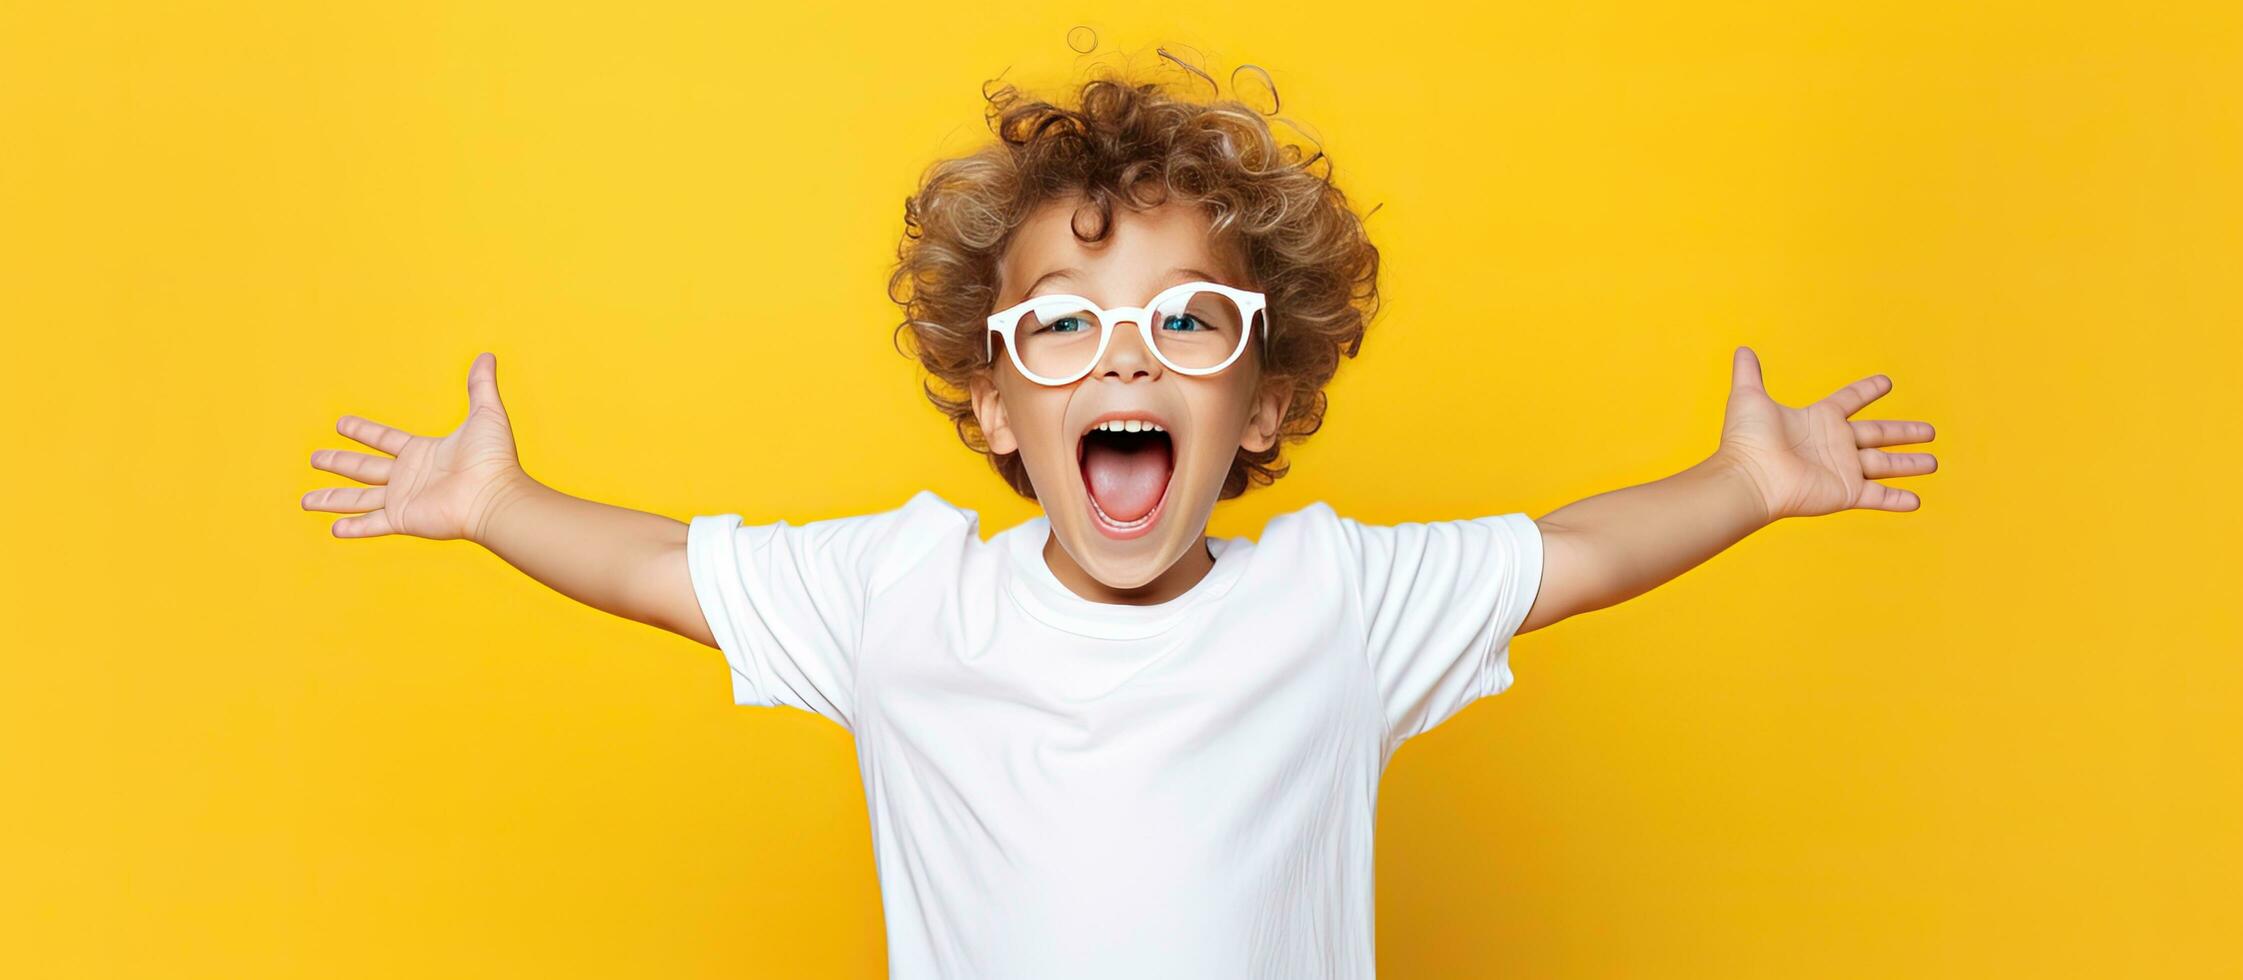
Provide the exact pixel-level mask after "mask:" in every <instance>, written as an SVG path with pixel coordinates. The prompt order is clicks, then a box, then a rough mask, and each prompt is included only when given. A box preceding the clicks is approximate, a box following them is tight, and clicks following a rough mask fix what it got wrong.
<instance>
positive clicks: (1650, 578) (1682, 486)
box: [1519, 347, 1939, 633]
mask: <svg viewBox="0 0 2243 980" xmlns="http://www.w3.org/2000/svg"><path fill="white" fill-rule="evenodd" d="M1891 390H1892V379H1891V378H1888V377H1886V376H1884V375H1882V374H1873V375H1870V376H1869V377H1866V378H1863V379H1861V380H1860V381H1856V382H1854V383H1852V384H1850V385H1847V386H1845V387H1844V388H1840V389H1838V390H1837V391H1835V392H1833V393H1831V395H1830V396H1829V397H1827V398H1824V399H1822V400H1821V401H1818V402H1816V403H1814V404H1812V405H1809V406H1807V407H1805V408H1792V407H1789V406H1786V405H1780V404H1778V403H1776V402H1775V401H1774V400H1773V399H1771V398H1769V397H1768V392H1767V389H1766V388H1764V387H1763V386H1762V384H1761V378H1760V359H1759V358H1758V357H1757V356H1755V355H1754V354H1753V352H1752V349H1751V348H1749V347H1739V348H1737V351H1736V356H1735V360H1734V361H1733V363H1732V370H1731V380H1730V389H1729V405H1728V410H1727V417H1726V419H1725V420H1724V422H1723V424H1722V431H1721V446H1720V448H1719V449H1717V450H1715V451H1714V454H1713V455H1712V456H1709V457H1707V458H1706V459H1704V460H1702V461H1700V462H1698V463H1697V464H1695V465H1693V466H1691V467H1690V468H1689V469H1686V470H1683V471H1682V472H1680V473H1677V474H1675V475H1673V476H1670V477H1667V478H1665V479H1662V480H1658V481H1655V482H1652V483H1645V484H1640V485H1637V486H1632V487H1627V488H1625V489H1620V490H1613V491H1610V492H1607V493H1600V494H1597V495H1596V496H1594V497H1589V498H1586V499H1583V500H1579V501H1576V502H1574V503H1571V504H1567V505H1566V506H1564V507H1560V508H1558V509H1557V510H1554V511H1551V512H1550V513H1549V514H1548V515H1547V516H1544V517H1541V518H1537V519H1536V520H1535V523H1536V524H1537V525H1539V526H1540V527H1541V528H1542V541H1543V549H1542V587H1541V590H1540V592H1539V593H1538V594H1537V595H1536V597H1535V601H1534V608H1533V609H1531V610H1529V611H1528V612H1527V618H1526V621H1525V622H1524V623H1523V624H1521V625H1520V627H1519V632H1521V633H1525V632H1529V631H1532V630H1536V629H1540V628H1542V627H1544V626H1548V625H1550V624H1551V623H1555V622H1557V621H1559V620H1561V619H1564V618H1566V617H1568V616H1573V615H1577V614H1579V613H1585V612H1589V611H1591V610H1596V609H1602V608H1604V607H1606V606H1610V605H1614V604H1616V603H1619V602H1623V601H1625V600H1628V599H1632V598H1634V597H1636V596H1638V595H1641V594H1643V593H1645V592H1648V591H1650V590H1651V589H1652V588H1654V587H1656V586H1658V585H1659V584H1661V583H1663V582H1666V581H1667V580H1669V579H1672V578H1674V577H1675V576H1677V575H1680V574H1682V573H1683V572H1686V571H1689V570H1690V569H1692V568H1695V567H1697V566H1698V565H1699V564H1700V563H1701V562H1704V561H1705V560H1706V559H1708V558H1711V557H1713V556H1714V555H1717V554H1720V553H1721V552H1722V551H1723V550H1724V549H1726V548H1728V547H1729V546H1730V545H1733V544H1736V543H1737V542H1738V541H1741V540H1743V539H1744V538H1745V536H1746V535H1749V534H1751V533H1752V532H1754V531H1757V530H1759V529H1761V528H1763V527H1766V526H1768V525H1769V524H1773V523H1775V522H1776V521H1778V520H1781V519H1783V518H1786V517H1812V516H1816V515H1821V514H1830V513H1835V512H1838V511H1841V510H1850V509H1861V510H1886V511H1912V510H1915V509H1916V508H1917V507H1918V506H1919V505H1920V503H1921V501H1920V500H1919V499H1918V498H1917V496H1916V494H1915V493H1914V492H1912V491H1909V490H1903V489H1900V488H1898V487H1891V486H1886V485H1885V484H1882V483H1874V482H1871V481H1873V480H1879V479H1884V478H1886V477H1897V476H1916V475H1919V474H1923V473H1930V472H1932V471H1934V470H1936V469H1938V465H1939V464H1938V460H1936V459H1934V458H1933V457H1932V454H1930V453H1888V452H1884V451H1882V450H1881V449H1879V448H1877V447H1881V446H1898V445H1906V444H1909V443H1919V442H1930V441H1931V440H1932V434H1933V433H1932V427H1931V424H1930V423H1928V422H1914V421H1895V420H1890V419H1874V420H1850V419H1849V416H1851V415H1853V414H1854V413H1855V412H1859V411H1861V410H1862V409H1863V408H1864V407H1866V406H1867V405H1868V404H1869V403H1870V402H1873V401H1876V400H1877V399H1878V398H1880V397H1883V396H1884V394H1885V393H1886V392H1888V391H1891Z"/></svg>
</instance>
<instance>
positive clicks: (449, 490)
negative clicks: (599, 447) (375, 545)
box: [303, 354, 521, 540]
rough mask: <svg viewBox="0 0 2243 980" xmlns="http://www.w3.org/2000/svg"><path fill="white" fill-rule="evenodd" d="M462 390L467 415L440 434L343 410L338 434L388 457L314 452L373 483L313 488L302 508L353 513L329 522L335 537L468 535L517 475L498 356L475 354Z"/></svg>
mask: <svg viewBox="0 0 2243 980" xmlns="http://www.w3.org/2000/svg"><path fill="white" fill-rule="evenodd" d="M467 388H468V413H467V418H466V419H465V420H464V421H462V422H461V423H460V424H459V427H458V428H456V429H453V430H452V432H451V433H450V434H449V435H445V436H440V437H439V436H416V435H412V434H410V433H407V432H404V431H402V430H398V429H393V428H390V427H389V426H386V425H382V424H380V423H378V422H371V421H368V420H366V419H363V418H359V417H358V416H355V415H345V416H343V418H342V420H341V421H340V422H338V423H336V426H335V429H336V431H337V432H340V433H342V434H343V435H346V436H349V437H350V438H351V439H353V440H356V441H357V442H360V443H362V444H364V445H366V446H368V447H371V448H373V449H378V450H381V451H382V452H384V453H388V454H390V455H389V456H376V455H372V454H369V453H359V452H348V451H344V450H337V449H322V450H320V451H319V452H316V453H313V454H312V465H313V466H314V467H317V468H319V469H322V470H326V471H328V472H330V473H340V474H342V475H344V476H347V477H350V478H352V479H354V480H357V481H359V482H361V483H367V484H373V485H372V486H364V487H328V488H326V489H321V490H314V491H312V492H311V493H308V494H305V495H304V500H303V506H304V509H306V510H321V511H331V512H337V513H352V514H358V515H359V516H356V517H346V518H343V519H341V520H338V521H336V522H335V526H334V533H335V535H336V536H337V537H346V538H355V537H373V536H376V535H383V534H409V535H413V536H415V537H422V538H433V539H436V540H448V539H451V538H461V537H467V536H468V535H469V534H471V533H472V532H473V531H474V526H475V521H476V516H477V514H478V513H479V511H480V508H481V507H482V506H483V505H484V504H485V503H487V502H488V501H489V499H490V496H491V494H492V493H493V492H494V491H496V490H498V489H500V488H501V487H503V486H504V485H505V483H506V481H508V480H510V479H512V478H514V477H515V476H517V475H518V474H520V473H521V463H520V462H519V460H518V458H517V457H516V455H515V451H514V428H513V425H512V423H511V422H510V421H509V420H508V419H507V415H506V407H505V405H504V404H503V403H502V402H500V401H499V396H498V368H497V359H496V358H493V357H492V356H491V355H489V354H482V355H479V356H477V357H476V359H475V363H474V364H473V365H472V366H471V367H469V368H468V374H467Z"/></svg>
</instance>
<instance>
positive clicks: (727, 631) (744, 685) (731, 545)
mask: <svg viewBox="0 0 2243 980" xmlns="http://www.w3.org/2000/svg"><path fill="white" fill-rule="evenodd" d="M739 529H740V515H738V514H721V515H707V516H701V517H695V518H694V519H693V520H692V522H691V523H690V524H689V525H688V527H687V531H686V539H685V542H686V543H685V555H686V569H687V572H688V574H689V576H690V577H691V578H692V580H693V595H694V598H695V600H696V601H698V602H699V603H700V606H701V615H702V617H703V618H705V619H707V620H708V623H709V633H710V635H711V636H712V637H713V638H714V639H715V640H716V641H717V648H718V649H720V650H722V651H723V652H724V659H725V663H726V665H727V666H728V667H730V668H731V675H732V703H734V704H738V705H755V706H759V707H772V706H775V704H776V702H774V701H773V700H772V699H771V698H770V697H768V696H766V695H765V694H764V693H763V692H764V690H765V686H764V685H765V683H766V681H765V674H764V670H763V656H762V652H761V651H759V650H756V649H755V648H754V647H753V646H752V645H750V644H749V643H748V641H746V640H744V639H742V638H741V634H740V630H739V629H738V627H737V626H736V625H735V624H736V623H737V615H743V614H744V615H754V613H753V612H752V611H751V610H744V609H743V610H738V611H737V612H736V611H735V610H734V609H733V608H732V606H731V604H730V603H728V602H727V601H726V599H727V597H728V596H739V597H742V598H743V599H744V598H745V597H746V596H747V594H748V590H747V583H745V582H744V581H742V580H741V578H740V556H739Z"/></svg>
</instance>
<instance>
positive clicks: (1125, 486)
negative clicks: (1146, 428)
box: [1083, 436, 1172, 522]
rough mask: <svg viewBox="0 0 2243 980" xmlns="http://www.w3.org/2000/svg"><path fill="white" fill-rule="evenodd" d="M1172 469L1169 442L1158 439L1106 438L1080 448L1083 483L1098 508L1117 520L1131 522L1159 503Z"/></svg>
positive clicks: (1092, 441) (1147, 512)
mask: <svg viewBox="0 0 2243 980" xmlns="http://www.w3.org/2000/svg"><path fill="white" fill-rule="evenodd" d="M1171 468H1172V460H1171V458H1170V456H1169V445H1168V440H1166V439H1163V438H1160V437H1158V436H1153V437H1142V436H1140V437H1134V438H1128V439H1105V438H1099V437H1096V436H1093V437H1092V438H1091V440H1090V443H1089V444H1088V445H1086V446H1084V447H1083V482H1084V483H1086V484H1088V485H1089V487H1090V495H1091V497H1092V499H1095V500H1097V501H1098V509H1099V510H1102V511H1105V512H1106V516H1108V517H1111V518H1113V519H1114V520H1117V521H1123V522H1128V521H1134V520H1137V519H1138V518H1140V517H1143V516H1145V515H1146V514H1149V513H1151V512H1152V509H1153V505H1154V504H1157V503H1160V494H1161V488H1162V487H1165V486H1167V485H1168V474H1169V470H1170V469H1171Z"/></svg>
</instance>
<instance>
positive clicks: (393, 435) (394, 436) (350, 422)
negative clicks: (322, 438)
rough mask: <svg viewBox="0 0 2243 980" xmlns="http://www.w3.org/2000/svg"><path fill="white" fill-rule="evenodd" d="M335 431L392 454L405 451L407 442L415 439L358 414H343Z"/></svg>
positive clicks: (353, 440)
mask: <svg viewBox="0 0 2243 980" xmlns="http://www.w3.org/2000/svg"><path fill="white" fill-rule="evenodd" d="M335 431H337V432H340V433H342V434H344V435H346V436H349V437H350V438H351V441H352V442H356V443H359V444H361V445H366V446H372V447H373V448H375V449H379V450H381V451H383V452H385V453H388V454H390V455H392V456H395V455H397V454H398V453H401V452H404V451H405V444H406V443H408V442H411V441H412V440H413V437H412V436H411V435H409V434H407V433H404V432H401V431H398V430H396V429H392V428H390V427H389V426H386V425H383V424H381V423H380V422H375V421H372V420H369V419H362V418H359V417H358V416H356V415H345V416H343V418H342V421H339V422H336V423H335Z"/></svg>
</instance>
